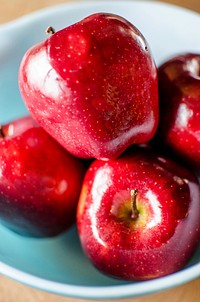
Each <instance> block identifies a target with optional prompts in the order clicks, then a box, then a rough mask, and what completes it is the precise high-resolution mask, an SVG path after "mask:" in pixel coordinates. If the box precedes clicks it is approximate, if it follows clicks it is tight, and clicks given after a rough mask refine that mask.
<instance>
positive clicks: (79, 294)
mask: <svg viewBox="0 0 200 302" xmlns="http://www.w3.org/2000/svg"><path fill="white" fill-rule="evenodd" d="M0 273H1V274H4V275H5V276H7V277H9V278H11V279H14V280H16V281H19V282H21V283H23V284H26V285H29V286H31V287H34V288H37V289H41V290H44V291H47V292H51V293H54V294H58V295H63V296H68V297H75V298H82V299H120V298H128V297H131V296H132V295H134V297H137V296H144V295H147V294H152V293H155V292H157V291H162V290H166V289H168V288H172V287H177V286H179V285H183V284H185V283H187V282H190V281H192V280H194V279H197V278H198V277H200V263H197V264H195V265H192V266H191V267H188V268H185V269H183V270H180V271H178V272H176V273H173V274H170V275H167V276H164V277H161V278H157V279H152V280H147V281H139V282H137V283H130V284H120V285H109V286H82V285H71V284H65V283H61V282H55V281H50V280H47V279H44V278H40V277H37V276H34V275H31V274H29V273H25V272H23V271H21V270H19V269H16V268H13V267H11V266H10V265H7V264H5V263H2V262H0ZM136 284H137V286H135V285H136ZM99 289H101V290H99Z"/></svg>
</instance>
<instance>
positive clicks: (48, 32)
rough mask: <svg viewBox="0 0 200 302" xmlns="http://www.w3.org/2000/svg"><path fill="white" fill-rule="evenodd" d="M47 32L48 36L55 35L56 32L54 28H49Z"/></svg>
mask: <svg viewBox="0 0 200 302" xmlns="http://www.w3.org/2000/svg"><path fill="white" fill-rule="evenodd" d="M45 32H46V34H47V35H53V34H55V32H56V31H55V29H54V28H53V27H52V26H48V27H47V29H46V31H45Z"/></svg>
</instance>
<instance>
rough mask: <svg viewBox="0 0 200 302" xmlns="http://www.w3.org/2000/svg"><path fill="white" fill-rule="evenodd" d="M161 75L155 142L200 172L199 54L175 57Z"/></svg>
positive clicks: (160, 70)
mask: <svg viewBox="0 0 200 302" xmlns="http://www.w3.org/2000/svg"><path fill="white" fill-rule="evenodd" d="M158 75H159V94H160V122H159V128H158V134H157V135H156V137H157V139H156V140H157V141H158V143H159V144H160V143H161V142H163V143H164V145H166V146H168V147H169V148H170V149H171V150H172V151H173V152H174V154H176V155H178V156H179V157H180V158H182V159H183V160H184V161H185V162H187V163H188V164H191V165H192V166H195V167H196V168H197V169H198V170H200V54H194V53H187V54H182V55H178V56H175V57H173V58H171V59H170V60H167V61H166V62H165V63H163V64H162V65H161V66H160V67H159V71H158ZM156 140H155V141H156Z"/></svg>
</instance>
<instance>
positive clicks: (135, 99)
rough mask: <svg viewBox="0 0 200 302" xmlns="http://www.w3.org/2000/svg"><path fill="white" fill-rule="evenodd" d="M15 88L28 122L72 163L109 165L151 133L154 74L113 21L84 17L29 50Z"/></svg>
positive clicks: (130, 36) (128, 32)
mask: <svg viewBox="0 0 200 302" xmlns="http://www.w3.org/2000/svg"><path fill="white" fill-rule="evenodd" d="M19 86H20V90H21V94H22V97H23V99H24V101H25V103H26V105H27V107H28V109H29V111H30V112H31V114H32V115H33V116H34V118H35V119H36V120H37V121H38V122H39V123H40V125H41V126H42V127H43V128H44V129H45V130H46V131H47V132H48V133H49V134H51V135H52V136H53V137H54V138H55V139H56V140H58V141H59V142H60V143H61V145H63V146H64V147H65V148H66V149H67V150H68V151H70V152H71V153H72V154H74V155H76V156H78V157H83V158H101V159H102V158H113V157H117V156H119V155H120V154H121V153H122V152H123V151H124V150H125V149H126V148H127V147H128V146H129V145H131V144H139V143H145V142H147V141H149V140H150V139H151V138H152V137H153V135H154V133H155V130H156V128H157V123H158V87H157V69H156V66H155V64H154V60H153V58H152V54H151V51H150V49H149V46H148V45H147V42H146V40H145V38H144V37H143V35H142V34H141V33H140V32H139V30H138V29H137V28H135V27H134V26H133V25H132V24H131V23H129V22H128V21H127V20H125V19H123V18H122V17H120V16H116V15H113V14H107V13H97V14H94V15H91V16H89V17H87V18H85V19H83V20H82V21H80V22H78V23H76V24H73V25H71V26H69V27H66V28H64V29H62V30H60V31H58V32H56V33H54V34H53V35H51V36H50V37H49V38H48V39H47V40H46V41H43V42H41V43H39V44H37V45H35V46H34V47H32V48H31V49H29V50H28V51H27V53H26V54H25V55H24V57H23V59H22V62H21V66H20V70H19Z"/></svg>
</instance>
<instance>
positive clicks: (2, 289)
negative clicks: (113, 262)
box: [0, 0, 200, 302]
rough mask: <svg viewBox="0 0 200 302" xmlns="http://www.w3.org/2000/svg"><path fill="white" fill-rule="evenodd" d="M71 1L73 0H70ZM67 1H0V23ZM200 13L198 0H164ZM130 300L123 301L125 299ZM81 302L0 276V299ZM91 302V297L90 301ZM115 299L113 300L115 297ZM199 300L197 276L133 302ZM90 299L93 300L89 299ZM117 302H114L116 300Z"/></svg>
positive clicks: (35, 301)
mask: <svg viewBox="0 0 200 302" xmlns="http://www.w3.org/2000/svg"><path fill="white" fill-rule="evenodd" d="M71 1H74V2H75V0H71ZM77 1H78V0H76V2H77ZM63 2H70V0H68V1H67V0H32V1H25V0H0V23H4V22H7V21H10V20H13V19H15V18H17V17H20V16H22V15H24V14H27V13H29V12H31V11H34V10H37V9H40V8H44V7H47V6H50V5H55V4H58V3H63ZM165 2H168V3H172V4H176V5H179V6H182V7H185V8H189V9H191V10H193V11H196V12H199V13H200V0H165ZM132 300H133V299H125V300H122V301H124V302H128V301H132ZM43 301H45V302H67V301H71V302H74V301H76V302H81V301H83V300H80V299H72V298H66V297H61V296H55V295H53V294H49V293H46V292H43V291H40V290H37V289H33V288H31V287H29V286H25V285H23V284H20V283H18V282H16V281H13V280H11V279H9V278H7V277H4V276H0V302H43ZM90 301H91V300H90ZM115 301H116V300H115ZM160 301H162V302H199V301H200V279H197V280H194V281H192V282H190V283H187V284H185V285H182V286H179V287H176V288H173V289H171V290H167V291H164V292H160V293H157V294H153V295H150V296H145V297H139V298H135V299H134V302H160ZM91 302H92V301H91ZM116 302H117V301H116Z"/></svg>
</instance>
